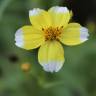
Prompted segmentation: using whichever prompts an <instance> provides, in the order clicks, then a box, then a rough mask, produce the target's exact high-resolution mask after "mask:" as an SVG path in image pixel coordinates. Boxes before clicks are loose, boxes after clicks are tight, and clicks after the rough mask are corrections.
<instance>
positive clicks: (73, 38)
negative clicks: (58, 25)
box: [59, 23, 89, 46]
mask: <svg viewBox="0 0 96 96" xmlns="http://www.w3.org/2000/svg"><path fill="white" fill-rule="evenodd" d="M88 36H89V34H88V29H87V28H85V27H82V26H81V25H80V24H78V23H70V24H69V25H68V26H67V28H65V29H64V31H63V32H62V34H61V37H60V38H59V39H60V41H61V42H62V43H63V44H66V45H70V46H72V45H77V44H80V43H83V42H85V41H86V40H88Z"/></svg>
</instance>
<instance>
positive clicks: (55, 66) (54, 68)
mask: <svg viewBox="0 0 96 96" xmlns="http://www.w3.org/2000/svg"><path fill="white" fill-rule="evenodd" d="M63 63H64V62H56V61H55V62H54V61H53V62H49V63H48V64H44V63H43V64H42V67H43V69H44V70H45V71H46V72H51V73H53V72H58V71H59V70H60V69H61V68H62V66H63Z"/></svg>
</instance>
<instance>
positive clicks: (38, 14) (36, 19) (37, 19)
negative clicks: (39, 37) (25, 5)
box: [29, 8, 51, 29]
mask: <svg viewBox="0 0 96 96" xmlns="http://www.w3.org/2000/svg"><path fill="white" fill-rule="evenodd" d="M29 18H30V22H31V23H32V25H34V26H35V27H36V28H40V29H42V28H43V27H48V26H50V25H51V19H50V16H49V14H48V12H47V11H45V10H43V9H39V8H34V9H33V10H30V11H29Z"/></svg>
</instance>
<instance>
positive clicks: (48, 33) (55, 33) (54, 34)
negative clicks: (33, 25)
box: [42, 26, 63, 41]
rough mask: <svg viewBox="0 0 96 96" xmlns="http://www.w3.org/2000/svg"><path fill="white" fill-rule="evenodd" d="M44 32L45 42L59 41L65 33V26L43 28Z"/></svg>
mask: <svg viewBox="0 0 96 96" xmlns="http://www.w3.org/2000/svg"><path fill="white" fill-rule="evenodd" d="M42 31H43V32H44V35H45V41H47V40H58V38H59V37H60V34H61V33H62V31H63V26H61V27H48V28H42Z"/></svg>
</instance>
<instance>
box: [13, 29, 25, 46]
mask: <svg viewBox="0 0 96 96" xmlns="http://www.w3.org/2000/svg"><path fill="white" fill-rule="evenodd" d="M15 41H16V43H15V45H16V46H18V47H22V46H23V45H24V42H23V32H22V29H19V30H17V32H16V34H15Z"/></svg>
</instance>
